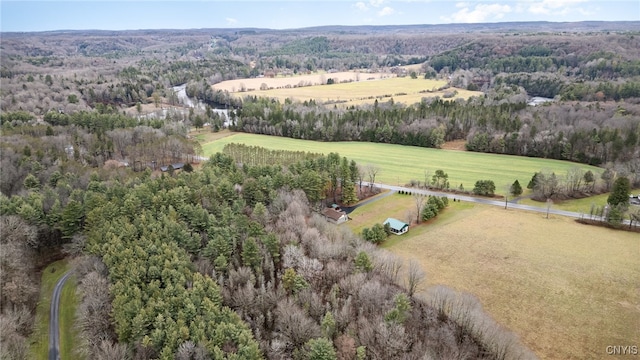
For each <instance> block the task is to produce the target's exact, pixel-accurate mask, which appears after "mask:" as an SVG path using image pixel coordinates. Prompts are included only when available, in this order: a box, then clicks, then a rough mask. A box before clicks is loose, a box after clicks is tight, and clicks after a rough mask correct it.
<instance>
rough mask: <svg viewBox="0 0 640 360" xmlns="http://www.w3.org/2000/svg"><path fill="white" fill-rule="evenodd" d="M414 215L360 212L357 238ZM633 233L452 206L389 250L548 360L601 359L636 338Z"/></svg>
mask: <svg viewBox="0 0 640 360" xmlns="http://www.w3.org/2000/svg"><path fill="white" fill-rule="evenodd" d="M413 207H414V204H413V200H412V198H411V197H410V196H406V195H399V194H395V195H392V196H388V197H386V198H384V199H381V200H379V201H378V202H374V203H370V204H367V205H364V206H363V207H360V208H358V209H356V210H355V211H354V212H353V213H352V214H351V215H350V216H351V217H352V218H353V219H354V220H353V222H352V223H349V226H351V227H352V228H353V229H354V230H355V231H359V229H361V228H362V227H364V226H371V225H372V224H373V223H376V222H379V221H382V220H381V219H384V218H386V217H387V216H396V217H398V218H400V219H402V216H404V214H405V213H406V212H407V211H411V209H412V208H413ZM637 241H638V239H637V234H633V233H627V232H620V231H614V230H610V229H605V228H600V227H592V226H586V225H581V224H578V223H576V222H575V221H574V220H572V219H569V218H564V217H560V216H551V217H550V218H549V219H545V218H544V215H542V214H535V213H529V212H523V211H516V210H504V209H499V208H494V207H490V206H486V205H478V204H469V203H450V205H449V208H448V209H447V210H445V211H444V212H443V213H442V214H441V215H439V216H438V217H437V218H435V219H434V220H432V221H429V222H427V223H424V224H423V225H420V226H418V227H412V228H411V230H410V231H409V233H407V234H406V235H403V236H400V237H398V236H391V237H390V238H389V239H388V240H387V242H386V243H385V244H384V245H383V246H384V247H385V248H387V249H388V250H389V251H391V252H393V253H394V254H396V255H398V256H400V257H401V258H403V259H404V260H416V261H418V262H419V263H420V264H421V265H422V268H423V269H424V271H425V272H426V274H427V277H426V282H427V286H433V285H438V284H444V285H448V286H452V287H454V288H455V289H457V290H461V291H467V292H470V293H472V294H474V295H476V296H477V297H478V298H479V300H480V302H481V303H482V304H483V306H484V308H485V310H486V311H488V312H489V313H490V314H492V316H493V317H494V318H495V319H496V320H497V321H498V322H500V323H501V324H503V325H504V326H507V327H508V328H510V329H513V330H514V331H515V332H516V333H517V334H518V335H519V336H520V337H521V339H522V341H523V342H524V343H525V344H526V345H527V346H528V347H530V348H531V349H533V350H534V351H535V352H536V354H538V355H539V356H540V357H541V358H543V359H585V358H591V359H595V358H603V357H605V355H606V353H605V352H604V351H605V348H606V346H607V345H609V344H617V343H629V342H630V341H631V342H632V341H633V339H638V338H640V328H638V324H639V323H640V308H638V304H639V303H640V297H639V296H640V295H639V294H638V292H637V285H638V284H637V279H638V278H640V258H638V256H637V254H638V242H637Z"/></svg>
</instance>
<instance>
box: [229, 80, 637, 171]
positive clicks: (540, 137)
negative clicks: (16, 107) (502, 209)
mask: <svg viewBox="0 0 640 360" xmlns="http://www.w3.org/2000/svg"><path fill="white" fill-rule="evenodd" d="M512 91H513V89H510V88H505V89H504V91H503V92H494V93H492V95H491V96H490V97H488V98H471V99H469V100H468V101H445V100H442V99H423V101H422V102H421V103H419V104H417V105H402V104H397V103H396V104H391V103H384V104H376V105H373V106H369V107H366V106H365V107H360V108H353V107H352V108H348V109H339V108H333V109H327V108H323V107H320V106H318V105H315V104H313V103H303V104H299V103H291V102H285V103H284V104H283V103H280V102H278V101H277V100H267V99H257V98H254V97H246V98H245V99H244V101H243V106H242V108H241V109H238V110H237V111H236V116H237V119H236V123H235V125H233V126H232V129H233V130H237V131H243V132H248V133H256V134H266V135H275V136H284V137H291V138H297V139H310V140H319V141H368V142H380V143H392V144H401V145H411V146H422V147H434V148H438V147H440V146H442V144H443V143H444V142H445V141H451V140H460V139H463V140H467V144H466V148H467V150H470V151H478V152H490V153H499V154H510V155H521V156H531V157H542V158H552V159H560V160H570V161H575V162H580V163H586V164H591V165H600V164H605V163H608V162H621V163H624V162H627V161H630V160H632V159H633V158H635V157H636V156H637V155H638V151H639V145H638V144H639V141H638V140H639V139H640V127H639V125H638V124H639V122H638V121H637V119H638V117H639V116H640V107H639V106H638V105H637V104H636V103H635V102H624V103H595V104H593V103H590V104H581V103H577V104H576V103H557V104H550V105H545V106H537V107H531V106H527V105H526V103H525V102H524V101H526V97H524V98H523V97H520V93H519V92H518V91H515V92H512ZM505 97H506V99H512V100H511V101H512V102H511V101H505Z"/></svg>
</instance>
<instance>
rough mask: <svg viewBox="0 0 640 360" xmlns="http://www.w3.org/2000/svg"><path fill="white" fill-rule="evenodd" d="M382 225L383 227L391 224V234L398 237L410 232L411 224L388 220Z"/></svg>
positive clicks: (392, 219)
mask: <svg viewBox="0 0 640 360" xmlns="http://www.w3.org/2000/svg"><path fill="white" fill-rule="evenodd" d="M382 224H383V225H387V224H389V228H391V232H392V233H394V234H396V235H402V234H404V233H406V232H407V231H409V224H407V223H406V222H402V221H400V220H398V219H394V218H388V219H387V220H385V221H384V222H383V223H382Z"/></svg>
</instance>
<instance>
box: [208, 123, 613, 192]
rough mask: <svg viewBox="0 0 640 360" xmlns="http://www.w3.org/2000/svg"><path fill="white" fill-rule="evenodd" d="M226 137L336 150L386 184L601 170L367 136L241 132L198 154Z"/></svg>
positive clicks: (455, 183) (506, 179)
mask: <svg viewBox="0 0 640 360" xmlns="http://www.w3.org/2000/svg"><path fill="white" fill-rule="evenodd" d="M229 143H240V144H246V145H253V146H260V147H264V148H267V149H280V150H291V151H307V152H314V153H324V154H328V153H330V152H337V153H339V154H340V156H346V157H348V158H350V159H354V160H355V161H356V162H358V163H359V164H362V165H366V164H373V165H375V166H377V167H379V169H380V171H379V174H378V175H377V177H376V181H377V182H382V183H385V184H391V185H404V184H407V183H409V182H410V181H411V180H416V181H420V182H423V181H424V178H425V170H426V171H428V172H429V173H428V175H429V176H428V177H429V179H431V176H432V175H433V174H434V173H435V171H436V170H438V169H441V170H444V171H445V172H446V173H448V175H449V183H450V187H451V188H453V189H458V188H459V186H460V184H462V185H463V187H464V188H465V189H466V190H471V189H473V186H474V183H475V182H476V181H478V180H493V181H494V182H495V184H496V192H497V193H504V192H506V189H507V188H508V186H509V185H511V184H512V183H513V182H514V181H515V180H516V179H517V180H519V181H520V183H521V184H523V186H526V184H527V183H528V181H529V180H530V179H531V176H532V175H533V174H534V173H535V172H537V171H540V170H543V169H544V170H548V171H553V172H555V173H556V174H557V175H558V176H559V177H564V175H565V174H566V172H567V171H568V170H569V169H571V168H575V167H579V168H581V169H583V170H584V171H587V170H591V171H592V172H593V173H594V174H595V175H596V176H597V177H599V174H600V173H602V171H603V169H601V168H597V167H594V166H588V165H584V164H576V163H572V162H568V161H560V160H551V159H541V158H530V157H521V156H511V155H499V154H486V153H475V152H466V151H464V152H463V151H455V150H443V149H431V148H422V147H414V146H403V145H393V144H379V143H366V142H319V141H310V140H298V139H290V138H283V137H276V136H267V135H255V134H244V133H237V134H234V135H231V136H226V137H224V138H220V139H218V140H215V141H211V142H207V143H204V144H202V152H203V155H204V156H206V157H208V156H211V155H213V154H215V153H216V152H219V151H222V149H223V148H224V146H225V145H226V144H229Z"/></svg>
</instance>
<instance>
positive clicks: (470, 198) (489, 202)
mask: <svg viewBox="0 0 640 360" xmlns="http://www.w3.org/2000/svg"><path fill="white" fill-rule="evenodd" d="M365 185H366V186H369V183H368V182H363V183H362V186H365ZM374 185H375V186H377V187H379V188H381V189H387V190H392V191H400V190H403V191H409V192H412V193H419V194H423V195H434V196H446V197H447V198H449V199H454V198H455V199H458V200H461V201H467V202H472V203H477V204H486V205H494V206H502V207H504V200H502V201H500V200H491V199H487V198H481V197H473V196H466V195H458V194H451V193H445V192H439V191H432V190H424V189H415V188H408V187H403V186H395V185H386V184H379V183H375V184H374ZM508 208H510V209H518V210H526V211H535V212H539V213H545V214H546V213H547V208H546V206H545V207H538V206H530V205H522V204H514V203H509V204H508ZM549 214H554V215H561V216H568V217H572V218H576V219H580V218H585V217H588V214H581V213H577V212H572V211H564V210H557V209H553V208H551V209H549ZM624 224H626V225H629V220H625V221H624Z"/></svg>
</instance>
